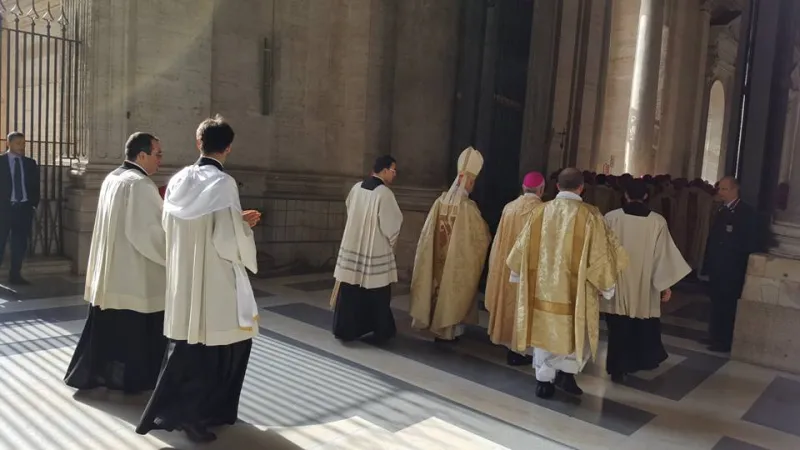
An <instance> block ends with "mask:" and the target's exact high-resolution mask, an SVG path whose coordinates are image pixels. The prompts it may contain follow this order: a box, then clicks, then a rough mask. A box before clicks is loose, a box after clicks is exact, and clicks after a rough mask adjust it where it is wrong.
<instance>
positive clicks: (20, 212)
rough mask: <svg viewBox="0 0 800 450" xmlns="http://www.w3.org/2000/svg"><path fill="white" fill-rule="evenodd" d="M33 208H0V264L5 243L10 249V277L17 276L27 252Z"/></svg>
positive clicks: (15, 206) (22, 206)
mask: <svg viewBox="0 0 800 450" xmlns="http://www.w3.org/2000/svg"><path fill="white" fill-rule="evenodd" d="M33 212H34V209H33V207H32V206H31V205H30V204H28V203H21V204H16V205H2V206H0V263H1V262H3V258H4V257H5V250H6V243H8V244H9V247H10V248H11V268H10V270H9V274H10V275H11V276H19V274H20V271H21V270H22V261H23V260H24V259H25V253H26V252H27V251H28V239H29V238H30V235H31V225H32V224H33Z"/></svg>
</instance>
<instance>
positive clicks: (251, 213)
mask: <svg viewBox="0 0 800 450" xmlns="http://www.w3.org/2000/svg"><path fill="white" fill-rule="evenodd" d="M242 219H243V220H244V221H245V222H247V225H249V226H250V228H253V227H254V226H256V225H258V222H260V221H261V213H260V212H258V211H256V210H254V209H248V210H247V211H242Z"/></svg>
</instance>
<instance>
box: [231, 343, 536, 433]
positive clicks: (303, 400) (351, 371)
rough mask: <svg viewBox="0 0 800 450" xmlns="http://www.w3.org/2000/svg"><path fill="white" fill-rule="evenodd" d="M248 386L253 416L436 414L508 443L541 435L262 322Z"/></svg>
mask: <svg viewBox="0 0 800 450" xmlns="http://www.w3.org/2000/svg"><path fill="white" fill-rule="evenodd" d="M245 390H246V392H245V394H243V396H242V397H243V398H242V414H241V417H242V418H243V419H244V420H245V421H247V422H250V423H254V424H262V423H264V424H269V425H270V426H280V427H286V426H308V425H311V424H314V423H327V422H332V421H338V420H344V419H347V418H350V417H353V416H358V417H361V418H363V419H364V420H367V421H368V422H369V423H371V424H373V425H376V426H378V427H380V428H382V429H384V430H387V431H389V432H391V433H396V432H398V431H401V430H403V429H406V428H408V427H411V426H413V425H415V424H417V423H419V422H422V421H424V420H427V419H430V418H432V417H436V418H438V419H441V420H444V421H446V422H447V423H450V424H452V425H454V426H457V427H460V428H464V429H468V430H471V432H473V433H475V434H477V435H478V436H481V437H483V438H485V439H489V440H491V441H493V442H496V443H499V444H502V445H504V446H506V447H508V448H515V449H516V448H519V449H529V448H536V447H535V445H536V444H537V443H538V442H541V441H542V439H543V438H542V437H541V436H537V435H534V434H532V433H530V432H528V431H526V430H522V429H520V428H517V427H515V426H513V425H510V424H508V423H505V422H503V421H500V420H498V419H495V418H492V417H489V416H486V415H485V414H482V413H480V412H478V411H475V410H472V409H469V408H467V407H465V406H462V405H458V404H456V403H453V402H451V401H449V400H446V399H444V398H442V397H439V396H438V395H435V394H433V393H430V392H427V391H424V390H422V389H420V388H417V387H415V386H413V385H411V384H408V383H405V382H403V381H400V380H397V379H395V378H393V377H391V376H389V375H386V374H384V373H382V372H379V371H376V370H374V369H370V368H367V367H363V366H360V365H358V364H356V363H353V362H351V361H348V360H345V359H344V358H340V357H338V356H336V355H333V354H329V353H326V352H324V351H321V350H319V349H317V348H315V347H312V346H309V345H307V344H304V343H301V342H299V341H295V340H293V339H291V338H288V337H285V336H282V335H280V334H277V333H273V332H271V331H269V330H263V329H262V336H260V337H259V338H257V339H256V344H255V345H254V346H253V353H252V356H251V359H250V366H248V372H247V378H246V385H245ZM260 399H263V401H261V400H260Z"/></svg>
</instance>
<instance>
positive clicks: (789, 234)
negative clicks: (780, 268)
mask: <svg viewBox="0 0 800 450" xmlns="http://www.w3.org/2000/svg"><path fill="white" fill-rule="evenodd" d="M772 233H773V236H774V238H775V244H776V245H775V246H774V247H773V248H771V249H770V250H769V253H770V254H772V255H776V256H781V257H784V258H789V259H800V225H798V224H797V223H796V222H789V221H780V220H777V221H775V222H774V223H773V224H772Z"/></svg>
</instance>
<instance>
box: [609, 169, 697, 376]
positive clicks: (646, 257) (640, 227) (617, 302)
mask: <svg viewBox="0 0 800 450" xmlns="http://www.w3.org/2000/svg"><path fill="white" fill-rule="evenodd" d="M625 198H626V199H627V200H628V202H627V204H626V205H625V206H623V207H622V208H621V209H616V210H614V211H611V212H609V213H608V214H606V223H608V226H609V228H611V229H612V230H613V231H614V233H615V234H616V235H617V236H618V237H619V239H620V241H621V243H622V247H623V248H624V249H625V250H626V252H627V254H628V258H629V261H630V264H629V265H628V267H627V268H626V269H625V270H624V271H623V272H622V273H621V274H620V276H619V279H618V281H617V290H616V292H615V295H614V297H613V298H611V299H603V300H602V301H601V303H600V305H601V310H602V311H603V312H605V313H606V324H607V325H608V353H607V356H606V371H607V372H608V373H609V374H610V375H611V379H612V380H613V381H615V382H621V381H623V379H624V376H625V375H626V374H629V373H634V372H637V371H640V370H652V369H655V368H656V367H658V365H659V364H661V363H662V362H663V361H664V360H666V359H667V352H666V351H665V350H664V346H663V345H662V343H661V321H660V317H661V302H665V301H669V298H670V295H671V290H670V288H671V287H672V286H673V285H674V284H675V283H677V282H678V281H680V280H681V279H682V278H683V277H685V276H686V275H688V274H689V272H690V271H691V268H690V267H689V265H688V264H687V263H686V261H685V260H684V259H683V256H681V253H680V251H678V247H676V246H675V243H674V242H673V241H672V236H671V235H670V233H669V228H668V227H667V221H666V220H665V219H664V218H663V217H662V216H661V215H660V214H658V213H655V212H652V211H650V209H649V208H648V207H647V206H646V205H645V204H644V202H645V200H647V186H646V185H645V183H644V181H642V180H638V179H637V180H633V181H630V182H628V183H627V185H626V187H625Z"/></svg>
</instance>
